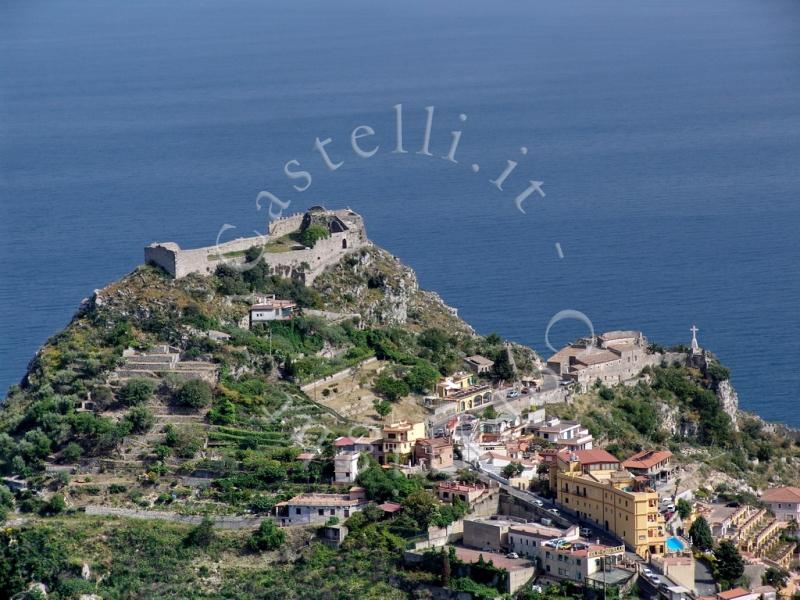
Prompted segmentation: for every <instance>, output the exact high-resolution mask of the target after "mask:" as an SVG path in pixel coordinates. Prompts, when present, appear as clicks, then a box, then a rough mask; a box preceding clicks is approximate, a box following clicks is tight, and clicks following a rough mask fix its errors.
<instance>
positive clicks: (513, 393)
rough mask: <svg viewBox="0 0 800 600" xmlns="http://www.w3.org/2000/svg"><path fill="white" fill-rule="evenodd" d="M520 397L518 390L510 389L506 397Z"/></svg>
mask: <svg viewBox="0 0 800 600" xmlns="http://www.w3.org/2000/svg"><path fill="white" fill-rule="evenodd" d="M518 397H519V391H518V390H509V391H508V393H507V394H506V398H518Z"/></svg>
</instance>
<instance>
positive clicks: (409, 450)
mask: <svg viewBox="0 0 800 600" xmlns="http://www.w3.org/2000/svg"><path fill="white" fill-rule="evenodd" d="M424 437H425V423H422V422H419V423H411V422H409V421H400V422H398V423H390V424H388V425H384V426H383V448H382V450H383V458H384V460H387V458H388V455H390V454H391V455H392V456H393V457H394V458H395V461H394V462H397V463H406V462H408V461H410V460H411V457H412V455H413V452H414V445H415V443H416V441H417V440H418V439H421V438H424Z"/></svg>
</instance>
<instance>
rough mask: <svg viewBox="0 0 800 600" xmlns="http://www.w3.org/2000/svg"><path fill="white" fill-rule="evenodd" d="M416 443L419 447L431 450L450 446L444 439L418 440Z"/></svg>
mask: <svg viewBox="0 0 800 600" xmlns="http://www.w3.org/2000/svg"><path fill="white" fill-rule="evenodd" d="M416 443H417V444H418V445H420V446H431V447H432V448H444V447H445V446H450V445H451V444H450V442H449V441H448V440H446V439H445V438H419V439H418V440H417V442H416Z"/></svg>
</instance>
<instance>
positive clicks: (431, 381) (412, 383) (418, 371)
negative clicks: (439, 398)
mask: <svg viewBox="0 0 800 600" xmlns="http://www.w3.org/2000/svg"><path fill="white" fill-rule="evenodd" d="M438 380H439V371H437V370H436V369H435V368H434V367H433V365H431V364H430V363H428V362H421V363H419V364H416V365H414V366H413V367H411V370H410V371H409V372H408V374H406V376H405V381H406V383H407V384H408V387H410V388H411V389H412V390H413V391H415V392H417V393H418V394H424V393H425V392H427V391H429V390H432V389H433V387H434V386H435V385H436V382H437V381H438Z"/></svg>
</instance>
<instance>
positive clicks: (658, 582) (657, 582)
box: [650, 575, 661, 586]
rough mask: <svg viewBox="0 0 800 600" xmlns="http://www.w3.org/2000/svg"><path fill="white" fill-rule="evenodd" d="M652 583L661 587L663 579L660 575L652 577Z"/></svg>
mask: <svg viewBox="0 0 800 600" xmlns="http://www.w3.org/2000/svg"><path fill="white" fill-rule="evenodd" d="M650 582H651V583H652V584H653V585H655V586H659V585H661V577H659V576H658V575H651V576H650Z"/></svg>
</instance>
